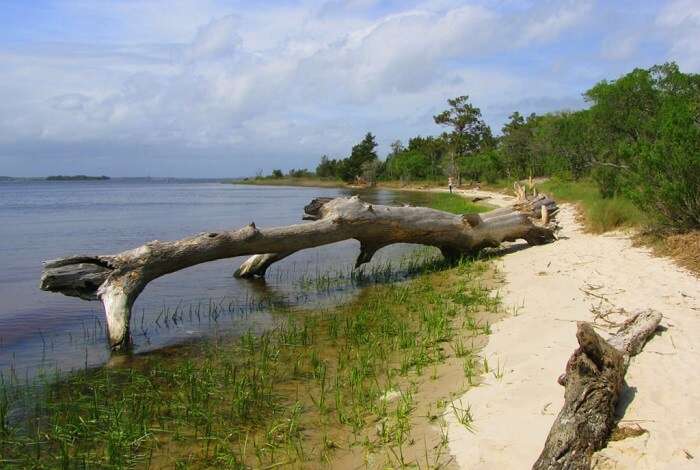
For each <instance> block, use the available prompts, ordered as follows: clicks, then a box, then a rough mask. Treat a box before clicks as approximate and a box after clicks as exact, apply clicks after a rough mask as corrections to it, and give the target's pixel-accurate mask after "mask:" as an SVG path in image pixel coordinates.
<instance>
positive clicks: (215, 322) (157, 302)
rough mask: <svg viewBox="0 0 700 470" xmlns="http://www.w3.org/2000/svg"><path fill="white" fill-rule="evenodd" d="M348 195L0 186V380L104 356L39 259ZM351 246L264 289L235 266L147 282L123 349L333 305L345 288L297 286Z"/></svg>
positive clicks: (283, 214)
mask: <svg viewBox="0 0 700 470" xmlns="http://www.w3.org/2000/svg"><path fill="white" fill-rule="evenodd" d="M356 192H357V191H355V193H356ZM349 194H351V192H350V191H348V190H342V189H333V188H298V187H294V188H289V187H261V186H242V185H231V184H221V183H215V182H214V183H212V182H192V181H187V182H184V181H183V182H178V181H157V180H118V179H113V180H109V181H96V182H91V181H83V182H47V181H23V182H0V234H1V235H0V240H1V242H0V372H1V373H2V374H3V375H4V376H7V375H8V374H9V375H13V376H15V377H16V378H17V379H18V380H21V379H22V378H24V377H27V378H29V377H33V376H35V375H36V374H37V373H38V372H40V371H48V372H51V371H53V370H55V369H59V370H61V371H67V370H71V369H75V368H80V367H86V366H94V365H99V364H102V363H104V362H105V361H106V360H107V359H108V358H109V352H108V350H107V348H106V342H105V338H104V325H103V314H102V310H101V306H100V304H99V303H97V302H86V301H83V300H80V299H76V298H72V297H65V296H62V295H60V294H55V293H49V292H43V291H40V290H39V289H38V287H37V286H38V282H39V277H40V275H41V262H42V261H43V260H47V259H53V258H57V257H61V256H66V255H71V254H80V253H88V254H90V253H96V254H101V253H114V252H118V251H121V250H124V249H127V248H132V247H135V246H138V245H141V244H143V243H144V242H147V241H150V240H154V239H160V240H172V239H178V238H182V237H185V236H188V235H192V234H194V233H198V232H202V231H205V230H206V231H209V230H220V229H231V228H238V227H240V226H243V225H245V224H248V223H250V222H251V221H255V223H256V225H257V226H258V227H271V226H276V225H286V224H291V223H298V222H299V221H300V218H301V215H302V213H303V207H304V206H305V205H306V204H308V202H309V201H310V200H311V199H312V198H314V197H318V196H338V195H349ZM361 197H362V198H363V199H366V200H368V201H371V202H375V203H383V204H401V203H405V202H411V203H420V202H421V200H422V198H424V197H426V196H424V195H421V194H416V193H408V192H394V191H386V190H373V191H363V192H362V194H361ZM358 246H359V244H358V243H357V242H355V241H345V242H341V243H337V244H334V245H329V246H325V247H320V248H315V249H311V250H305V251H302V252H299V253H296V254H295V255H293V256H291V257H289V258H287V259H285V260H284V261H282V262H280V263H278V264H277V265H276V266H275V267H274V268H273V269H272V270H271V272H270V273H269V275H268V278H267V280H266V281H265V282H260V281H246V280H239V279H235V278H233V277H232V273H233V271H234V270H235V268H236V267H237V266H238V264H239V263H240V262H241V261H242V259H233V260H219V261H215V262H211V263H206V264H203V265H199V266H195V267H192V268H189V269H187V270H184V271H180V272H177V273H173V274H170V275H168V276H165V277H163V278H160V279H157V280H156V281H154V282H152V283H150V284H149V285H148V287H147V288H146V289H145V291H144V292H143V293H142V294H141V295H140V297H139V299H138V300H137V302H136V305H135V306H134V308H133V316H132V338H133V340H134V351H135V352H142V351H147V350H152V349H156V348H160V347H163V346H166V345H171V344H175V343H178V342H182V341H186V340H188V339H192V338H200V337H204V336H207V335H210V334H212V333H215V332H221V331H223V332H227V333H230V332H234V333H236V332H243V331H248V330H253V331H260V330H262V329H265V328H269V327H270V325H272V324H274V322H275V315H274V313H271V310H273V309H271V308H270V305H271V303H282V304H284V305H289V306H296V305H309V304H312V303H313V304H316V303H319V302H334V301H335V299H337V298H339V297H342V296H343V295H347V292H348V289H347V288H346V289H340V288H338V289H335V288H328V286H326V287H324V288H323V289H319V288H318V287H319V286H318V283H313V282H304V280H313V279H318V277H320V276H322V275H323V273H327V272H331V273H348V272H349V271H350V269H351V267H352V264H353V262H354V257H355V256H356V255H357V252H358ZM408 249H410V248H409V247H408V246H406V245H404V246H401V245H396V246H393V247H388V248H385V249H384V250H382V251H381V252H380V253H379V254H378V256H377V257H376V258H375V260H373V262H372V264H374V265H382V264H383V263H386V262H387V260H388V259H397V258H398V257H400V256H401V255H402V254H404V253H406V251H407V250H408ZM370 268H371V266H370ZM345 287H347V285H346V286H345ZM212 311H214V312H215V313H214V315H211V312H212ZM166 317H167V318H166Z"/></svg>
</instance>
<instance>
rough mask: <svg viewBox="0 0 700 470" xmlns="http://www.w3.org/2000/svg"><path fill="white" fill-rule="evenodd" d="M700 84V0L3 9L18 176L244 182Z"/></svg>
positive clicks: (180, 1) (0, 99) (18, 3)
mask: <svg viewBox="0 0 700 470" xmlns="http://www.w3.org/2000/svg"><path fill="white" fill-rule="evenodd" d="M671 60H673V61H676V62H677V63H678V64H679V66H680V67H681V70H683V71H685V72H700V0H667V1H644V0H637V1H626V0H619V1H618V0H607V1H594V0H577V1H568V0H557V1H544V0H543V1H534V0H533V1H524V0H502V1H489V0H480V1H453V0H426V1H418V0H415V1H414V0H383V1H380V0H325V1H324V0H318V1H313V0H308V1H307V0H300V1H292V0H286V1H262V0H238V1H223V0H149V1H146V0H91V1H90V0H63V1H53V0H32V1H26V0H14V1H13V0H0V175H9V176H41V175H48V174H91V175H101V174H106V175H111V176H175V177H239V176H249V175H254V174H256V173H257V172H259V171H262V172H265V173H268V172H270V171H271V170H272V169H273V168H281V169H283V170H285V171H286V170H288V169H290V168H302V167H308V168H314V167H315V165H316V164H317V162H318V160H319V158H320V156H321V155H323V154H327V155H329V156H332V157H344V156H347V155H348V154H349V152H350V149H351V147H352V145H353V144H355V143H357V142H358V141H359V140H361V139H362V137H363V136H364V134H365V133H366V132H368V131H369V132H372V133H373V134H375V135H376V136H377V141H378V142H379V149H378V150H379V154H380V156H384V155H385V154H386V153H387V152H388V149H389V144H390V143H391V142H393V141H394V140H396V139H401V140H403V141H404V142H406V141H407V140H408V138H409V137H411V136H415V135H419V134H420V135H424V136H425V135H437V134H439V133H440V132H441V131H442V129H441V128H439V127H438V126H436V125H435V123H434V122H433V119H432V116H433V115H435V114H437V113H438V112H439V111H441V110H443V109H445V107H446V100H447V99H448V98H452V97H455V96H460V95H469V97H470V99H471V101H472V102H473V104H475V105H476V106H478V107H479V108H481V110H482V113H483V115H484V118H485V120H486V121H487V123H488V124H489V125H491V127H492V128H493V129H494V131H495V133H498V132H500V128H501V126H502V125H503V123H504V122H505V121H506V120H507V118H508V116H509V115H510V114H511V113H512V112H513V111H516V110H517V111H520V112H521V113H531V112H536V113H545V112H552V111H558V110H567V109H568V110H571V109H580V108H582V107H585V106H586V104H585V102H584V100H583V98H582V95H581V94H582V93H583V92H584V91H585V90H587V89H588V88H590V87H591V86H592V85H594V84H595V83H597V82H598V81H600V80H603V79H614V78H616V77H619V76H620V75H622V74H624V73H626V72H629V71H631V70H632V69H634V68H635V67H649V66H651V65H654V64H657V63H663V62H666V61H671Z"/></svg>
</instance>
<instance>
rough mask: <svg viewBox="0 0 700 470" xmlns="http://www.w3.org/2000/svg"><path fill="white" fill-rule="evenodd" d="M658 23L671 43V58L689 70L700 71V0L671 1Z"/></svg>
mask: <svg viewBox="0 0 700 470" xmlns="http://www.w3.org/2000/svg"><path fill="white" fill-rule="evenodd" d="M657 25H658V27H659V30H660V31H661V33H662V35H663V36H664V37H665V38H666V40H667V41H668V43H669V44H670V57H671V59H673V60H675V61H677V62H678V63H679V65H680V66H681V67H683V68H685V69H687V70H691V71H695V72H700V2H699V1H697V0H675V1H672V2H669V3H668V4H667V5H666V7H665V8H663V9H662V11H661V13H660V15H659V17H658V20H657Z"/></svg>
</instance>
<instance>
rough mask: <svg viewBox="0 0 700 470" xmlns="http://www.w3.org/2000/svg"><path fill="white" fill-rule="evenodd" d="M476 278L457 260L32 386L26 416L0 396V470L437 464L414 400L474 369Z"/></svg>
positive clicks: (6, 391)
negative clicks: (255, 328)
mask: <svg viewBox="0 0 700 470" xmlns="http://www.w3.org/2000/svg"><path fill="white" fill-rule="evenodd" d="M485 269H487V265H486V264H485V263H484V262H463V263H461V264H460V265H459V266H457V267H455V268H451V269H448V270H442V271H438V272H432V273H428V274H426V275H425V276H422V277H420V278H417V279H413V280H411V281H407V282H404V283H398V284H391V285H383V286H376V287H373V288H371V289H367V290H365V291H363V293H362V294H361V296H360V297H359V299H357V300H356V301H354V302H351V303H349V304H348V305H345V306H341V307H338V308H334V309H331V310H327V311H321V312H288V315H289V317H288V320H287V321H285V322H284V324H283V325H282V326H280V327H278V328H276V329H275V330H272V331H270V332H268V333H265V334H263V335H261V336H255V335H253V334H246V335H244V336H243V337H241V338H240V339H237V340H231V339H219V340H215V341H207V342H200V343H196V344H191V345H188V346H179V347H177V348H171V349H166V350H162V351H159V352H157V353H154V354H149V355H144V356H137V357H134V358H131V359H127V362H126V363H125V364H123V365H122V366H119V367H114V368H107V367H105V368H99V369H95V370H86V371H82V372H79V373H77V374H75V375H73V376H71V377H69V378H67V379H65V380H62V381H59V382H57V383H52V384H48V385H47V386H46V387H44V388H42V389H40V390H39V391H38V392H37V393H39V394H41V396H40V397H38V399H36V400H34V401H32V406H30V407H24V408H17V407H16V406H14V404H15V403H16V401H17V400H21V399H22V397H21V396H20V395H19V394H21V392H20V391H18V390H15V389H11V388H9V387H6V388H3V389H2V393H0V419H2V423H1V424H0V452H1V453H0V459H1V460H0V461H1V462H2V464H3V465H4V466H16V467H34V468H76V467H80V468H85V467H103V466H107V467H114V468H125V467H135V466H136V467H145V468H173V467H176V468H185V467H194V468H202V467H233V468H236V467H266V466H279V465H291V466H299V467H301V466H308V465H324V464H328V463H330V462H353V465H356V464H358V463H360V464H361V463H362V461H363V460H364V461H365V462H366V463H368V465H369V464H370V463H371V464H372V465H371V466H375V465H374V464H376V466H380V465H383V464H386V465H396V466H399V465H405V464H409V463H411V462H415V461H416V459H417V458H418V457H417V456H421V458H423V457H422V456H424V459H425V460H426V462H423V463H422V464H421V465H432V464H433V463H434V464H437V463H439V461H440V459H441V458H442V456H443V454H444V452H443V450H444V444H443V445H442V446H440V445H439V443H440V442H442V441H444V440H445V439H440V438H439V436H438V437H437V438H436V439H437V441H435V442H432V441H431V442H430V443H427V442H420V441H419V439H417V436H421V435H423V434H424V430H421V429H422V428H421V426H422V425H426V423H428V422H429V421H434V420H435V419H437V418H436V417H437V416H439V414H440V413H441V412H438V414H436V413H435V412H433V411H432V410H428V409H427V408H426V406H428V405H429V403H426V402H425V400H422V399H421V398H420V397H421V394H422V393H424V392H423V390H424V389H425V388H429V387H428V385H425V384H431V383H435V384H437V385H435V386H436V387H438V389H439V390H441V392H442V393H446V392H445V389H446V388H447V389H452V391H455V392H456V391H458V389H459V388H460V387H461V384H458V383H457V384H456V383H455V380H454V377H453V376H448V374H446V372H445V369H444V368H445V367H447V366H448V365H450V364H452V365H454V364H457V367H459V368H461V367H462V366H461V364H462V363H463V362H464V361H465V358H467V359H470V360H471V363H470V372H469V376H468V377H467V375H466V372H465V375H464V382H465V384H464V386H466V384H467V381H472V380H474V376H475V375H476V374H478V373H480V372H481V368H480V367H481V366H480V365H479V362H480V361H478V360H477V359H476V357H475V355H474V349H475V348H478V346H479V341H480V338H482V336H481V335H483V333H484V332H486V331H487V330H488V325H489V324H490V320H491V319H490V318H484V317H483V314H479V313H478V311H479V310H480V309H488V310H495V308H496V306H497V300H494V298H493V297H492V296H489V295H487V292H488V291H487V289H486V288H485V287H484V286H482V285H481V284H480V278H481V274H482V273H483V271H484V270H485ZM487 315H491V316H493V313H491V314H487ZM468 345H471V346H468ZM453 350H455V351H459V354H455V353H453V352H452V351H453ZM458 355H459V356H462V357H457V356H458ZM428 376H429V377H428ZM441 380H442V381H443V382H440V381H441ZM421 384H424V386H423V385H421ZM419 385H420V386H419ZM392 396H393V398H392ZM445 398H446V399H448V398H449V396H446V397H445ZM446 403H447V401H444V402H443V403H442V406H443V412H444V407H445V406H446ZM421 423H422V424H421ZM423 446H424V447H425V449H423Z"/></svg>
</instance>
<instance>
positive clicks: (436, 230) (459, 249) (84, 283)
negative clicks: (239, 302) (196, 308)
mask: <svg viewBox="0 0 700 470" xmlns="http://www.w3.org/2000/svg"><path fill="white" fill-rule="evenodd" d="M555 209H556V207H554V212H555ZM305 213H306V215H305V217H304V218H305V219H307V220H312V222H309V223H304V224H296V225H289V226H286V227H276V228H268V229H258V228H257V227H256V226H255V224H252V223H251V224H250V225H249V226H247V227H244V228H241V229H239V230H231V231H222V232H205V233H201V234H199V235H195V236H193V237H190V238H185V239H182V240H177V241H172V242H161V241H158V240H156V241H153V242H150V243H146V244H145V245H143V246H140V247H138V248H135V249H133V250H128V251H124V252H121V253H117V254H113V255H97V256H73V257H67V258H61V259H58V260H54V261H48V262H46V263H45V266H44V272H43V275H42V278H41V285H40V287H41V289H43V290H47V291H52V292H60V293H63V294H65V295H70V296H75V297H80V298H82V299H87V300H98V299H99V300H101V301H102V304H103V306H104V309H105V314H106V316H107V329H108V337H109V342H110V346H111V347H112V349H114V350H119V349H123V348H125V347H126V346H127V345H128V342H129V318H130V315H131V307H132V305H133V303H134V301H135V300H136V298H137V297H138V295H139V294H140V293H141V291H142V290H143V289H144V287H145V286H146V285H147V284H148V283H149V282H150V281H152V280H154V279H156V278H158V277H160V276H163V275H166V274H168V273H172V272H174V271H178V270H180V269H184V268H187V267H190V266H194V265H197V264H200V263H206V262H208V261H213V260H217V259H222V258H233V257H236V256H242V255H255V256H253V257H252V258H251V259H249V260H247V261H246V262H244V263H243V265H242V266H241V268H240V269H239V270H238V274H239V275H240V276H242V277H245V276H251V275H261V274H264V272H265V270H266V269H267V267H269V266H270V264H272V263H273V262H275V261H278V260H280V259H282V258H284V257H286V256H289V255H290V254H291V253H294V252H296V251H299V250H303V249H306V248H312V247H316V246H321V245H326V244H329V243H335V242H339V241H342V240H347V239H351V238H354V239H356V240H359V241H360V254H359V256H358V258H357V263H356V264H357V266H359V265H361V264H362V263H366V262H368V261H370V260H371V259H372V256H373V255H374V253H375V252H376V251H377V250H379V249H380V248H382V247H384V246H387V245H390V244H393V243H417V244H423V245H430V246H436V247H438V248H440V250H441V251H442V252H443V253H444V254H445V255H446V256H459V255H463V254H464V255H465V254H471V253H475V252H477V251H479V250H481V249H482V248H485V247H495V246H498V245H499V244H500V243H501V242H503V241H513V240H516V239H524V240H526V241H527V242H528V243H529V244H533V245H535V244H541V243H547V242H549V241H552V240H553V239H554V238H555V237H554V229H555V227H554V226H553V225H552V224H547V225H541V224H538V223H533V220H535V221H536V220H537V219H539V209H537V210H534V209H532V208H526V209H523V208H519V210H516V209H497V210H495V211H492V212H488V213H486V214H482V215H476V214H467V215H464V216H462V215H455V214H450V213H447V212H442V211H438V210H434V209H428V208H425V207H392V206H382V205H372V204H368V203H365V202H363V201H361V200H360V199H359V198H357V197H351V198H336V199H328V198H321V199H315V200H314V201H312V202H311V204H309V205H308V206H306V208H305ZM533 213H535V214H537V216H534V217H533ZM261 253H262V254H261ZM265 253H267V254H265Z"/></svg>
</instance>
